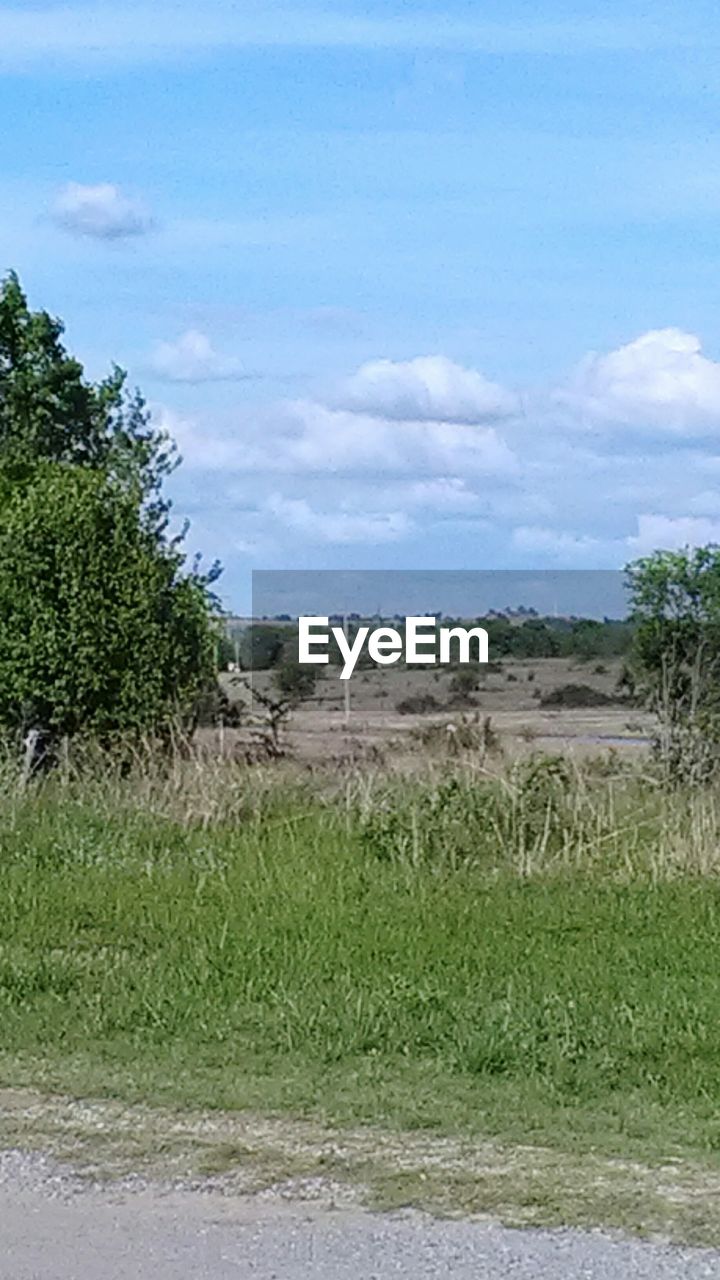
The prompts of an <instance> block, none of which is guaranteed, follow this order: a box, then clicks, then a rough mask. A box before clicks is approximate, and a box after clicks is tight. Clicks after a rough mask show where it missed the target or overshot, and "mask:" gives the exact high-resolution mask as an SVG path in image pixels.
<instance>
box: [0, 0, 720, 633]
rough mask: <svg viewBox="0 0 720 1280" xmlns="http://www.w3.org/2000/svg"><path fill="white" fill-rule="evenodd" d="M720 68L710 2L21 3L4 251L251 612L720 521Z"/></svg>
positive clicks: (641, 546)
mask: <svg viewBox="0 0 720 1280" xmlns="http://www.w3.org/2000/svg"><path fill="white" fill-rule="evenodd" d="M719 54H720V17H719V15H718V13H717V8H716V5H715V4H714V3H712V2H711V0H686V2H685V3H682V4H681V3H679V0H672V2H669V0H666V2H663V0H653V3H652V4H650V3H649V0H646V2H645V3H643V4H639V3H636V0H603V3H602V4H600V3H599V0H594V2H593V0H590V3H587V4H585V5H578V4H577V3H576V2H574V0H573V3H570V0H483V3H482V4H480V3H478V0H433V2H432V3H430V0H415V2H414V3H413V4H412V5H409V4H407V3H400V0H364V3H361V2H360V0H332V3H330V0H326V2H325V3H323V0H284V2H283V3H275V0H203V4H202V6H200V5H198V4H197V3H194V4H191V3H190V0H174V2H171V0H114V2H113V3H112V4H109V3H108V4H105V3H97V2H90V0H84V2H83V0H78V3H70V4H66V3H59V2H53V0H43V2H40V0H22V3H20V2H19V0H18V2H17V4H16V5H13V4H12V3H7V2H6V0H0V118H1V119H2V120H3V122H4V123H3V127H2V130H0V266H2V267H3V269H6V268H10V267H14V268H15V269H17V270H18V271H19V272H20V275H21V277H22V280H23V282H24V284H25V286H26V288H27V290H28V292H29V294H30V299H31V302H32V303H33V304H34V305H35V306H43V307H46V308H48V309H49V310H51V311H53V312H55V313H57V314H60V315H62V316H63V318H64V319H65V321H66V323H67V329H68V343H69V345H70V347H71V348H72V349H73V350H74V351H75V352H76V353H77V354H78V355H79V356H80V358H82V359H83V360H84V361H85V363H86V365H87V367H88V369H89V371H90V372H91V373H92V375H93V376H100V375H101V374H103V373H104V372H105V371H106V370H107V368H108V366H109V364H110V362H111V361H112V360H115V361H117V362H119V363H121V364H122V365H124V366H125V367H126V368H127V369H128V370H129V373H130V376H131V379H132V381H133V383H137V384H139V385H140V386H141V387H142V389H143V390H144V392H145V394H146V396H147V398H148V400H149V402H150V403H151V405H152V406H153V412H154V414H155V415H156V417H157V420H158V421H159V422H161V423H163V424H164V425H165V426H166V427H167V429H168V430H169V431H170V432H171V433H172V434H173V435H174V436H175V438H176V439H177V441H178V444H179V446H180V449H181V452H182V454H183V457H184V463H183V466H182V468H181V469H180V470H179V471H178V473H177V474H176V476H175V477H174V479H173V482H172V493H173V497H174V501H175V509H176V511H177V513H178V517H180V516H188V517H189V518H190V519H191V521H192V527H191V532H190V535H189V541H188V545H189V547H190V548H192V549H193V550H194V549H195V548H198V549H201V550H202V551H203V552H204V554H205V555H206V557H207V558H208V559H212V558H214V557H215V556H218V557H220V559H221V560H222V561H223V563H224V564H225V566H226V569H225V575H224V579H223V583H224V593H225V597H226V600H227V602H228V603H229V604H230V605H232V606H234V607H235V608H238V609H242V608H246V607H247V605H248V600H249V574H250V570H251V569H252V568H283V569H284V568H291V567H297V568H302V569H312V568H322V569H328V568H338V569H340V568H358V569H365V568H372V569H377V568H415V569H420V568H422V569H436V568H441V567H447V568H453V569H464V568H480V569H486V568H493V567H503V568H522V569H527V568H542V567H548V568H558V567H567V568H578V567H588V568H599V567H602V568H605V567H618V566H621V565H622V564H624V563H625V562H626V561H627V560H628V559H629V558H631V557H632V556H635V555H637V554H639V553H642V552H645V551H647V550H649V549H651V548H653V547H656V546H667V547H669V546H677V545H683V544H685V543H688V542H690V543H698V542H706V541H710V540H714V539H717V540H720V330H719V324H718V322H719V320H720V132H719V126H720V75H719V74H718V69H717V68H718V65H720V63H719V60H718V57H719ZM8 125H10V127H8Z"/></svg>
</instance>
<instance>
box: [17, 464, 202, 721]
mask: <svg viewBox="0 0 720 1280" xmlns="http://www.w3.org/2000/svg"><path fill="white" fill-rule="evenodd" d="M1 480H2V473H0V481H1ZM214 649H215V635H214V628H213V625H212V619H211V600H210V597H209V596H208V592H207V584H206V581H205V580H204V579H202V578H200V577H198V576H195V575H193V574H186V573H184V572H183V570H182V555H181V553H180V552H179V551H178V550H176V549H174V548H172V547H168V546H166V545H164V544H163V542H162V541H161V540H159V538H158V536H157V534H156V532H155V531H154V530H153V529H152V528H150V527H148V525H147V524H146V523H145V522H144V520H143V518H142V513H141V508H140V500H139V497H138V495H137V494H135V493H133V492H132V491H131V490H126V489H124V488H122V487H121V486H120V485H119V484H118V483H116V481H115V480H113V479H112V478H111V477H109V476H107V475H106V474H104V473H103V472H101V471H92V470H90V469H89V468H86V467H77V466H70V465H68V464H63V463H38V464H36V466H35V467H34V468H33V469H32V471H31V472H30V473H29V474H28V475H27V476H26V477H25V479H24V481H23V483H21V484H19V483H13V484H11V485H7V486H6V487H3V486H2V484H1V483H0V723H1V724H3V725H4V726H6V727H7V728H9V729H12V730H18V731H22V732H25V731H27V730H29V729H32V728H34V729H37V730H42V731H43V732H44V733H46V734H48V735H50V736H51V737H52V738H59V737H62V736H73V735H75V734H78V733H96V734H99V735H100V736H107V735H115V734H117V733H128V732H129V733H137V732H162V731H164V730H165V729H168V728H169V727H170V726H171V725H177V724H178V723H179V724H180V725H183V724H184V725H186V726H188V727H189V726H190V725H191V724H192V719H193V713H194V709H195V706H196V703H197V700H198V698H199V697H200V696H201V695H202V694H203V692H204V691H205V690H206V688H207V687H208V684H209V683H210V682H212V679H213V677H214Z"/></svg>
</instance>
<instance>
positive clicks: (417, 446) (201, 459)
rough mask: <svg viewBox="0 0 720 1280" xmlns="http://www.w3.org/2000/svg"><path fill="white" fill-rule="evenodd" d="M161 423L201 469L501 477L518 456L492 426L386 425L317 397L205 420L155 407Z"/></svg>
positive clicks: (511, 471)
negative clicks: (226, 418)
mask: <svg viewBox="0 0 720 1280" xmlns="http://www.w3.org/2000/svg"><path fill="white" fill-rule="evenodd" d="M154 413H155V416H156V419H157V421H158V422H159V423H160V424H161V425H162V426H163V427H164V429H165V430H167V431H168V432H169V434H170V435H171V436H172V437H173V439H175V440H177V442H178V445H179V447H180V450H181V452H182V454H183V457H184V458H185V459H186V460H187V462H188V465H189V466H192V467H195V468H198V469H204V470H217V469H228V470H235V471H237V472H252V473H260V472H267V473H272V472H275V473H278V472H281V473H286V474H291V475H298V474H305V475H308V474H318V475H321V474H325V475H326V474H333V475H337V476H342V475H345V476H351V475H361V474H370V475H373V476H375V475H378V476H386V475H393V476H409V477H416V478H417V479H418V480H420V479H425V478H426V477H430V478H431V479H433V480H438V479H441V478H442V477H446V476H448V475H450V476H460V477H463V478H467V477H471V476H484V477H490V476H495V477H502V478H506V477H509V476H512V475H514V474H515V472H516V470H517V460H516V459H515V457H514V455H513V453H512V452H511V450H510V449H509V448H508V446H507V445H506V444H505V442H504V441H503V440H502V439H501V438H500V437H499V436H498V434H497V432H496V431H495V430H494V429H493V428H492V427H465V426H458V425H455V424H451V423H442V422H427V423H426V422H421V423H418V422H411V423H388V422H385V421H381V420H379V419H377V418H371V417H364V416H362V415H360V414H352V413H341V412H337V411H334V410H332V409H326V408H325V407H324V406H322V405H318V404H316V403H314V402H312V401H291V402H288V403H284V404H280V405H276V406H270V407H269V408H264V409H257V410H254V411H253V412H252V414H248V415H247V416H245V417H240V416H239V415H238V416H237V418H236V419H235V421H234V422H232V423H231V424H230V425H228V424H227V423H225V424H224V425H223V426H222V427H221V426H219V425H212V424H207V425H206V424H204V423H203V422H201V421H199V420H198V419H195V418H187V417H182V416H179V415H177V414H175V413H173V412H172V411H171V410H169V409H167V408H166V407H164V406H160V405H158V406H156V407H155V409H154Z"/></svg>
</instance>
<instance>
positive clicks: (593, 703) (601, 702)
mask: <svg viewBox="0 0 720 1280" xmlns="http://www.w3.org/2000/svg"><path fill="white" fill-rule="evenodd" d="M615 702H617V698H613V697H611V696H610V695H609V694H607V693H603V692H602V690H600V689H593V688H591V686H590V685H588V684H561V685H558V686H557V688H555V689H551V690H550V692H549V693H544V694H542V696H541V698H540V706H541V707H607V706H611V705H612V704H613V703H615Z"/></svg>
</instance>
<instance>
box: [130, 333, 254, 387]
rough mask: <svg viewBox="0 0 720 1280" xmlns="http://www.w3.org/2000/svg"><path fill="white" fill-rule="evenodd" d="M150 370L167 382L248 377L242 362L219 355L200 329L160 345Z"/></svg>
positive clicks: (213, 380) (155, 352)
mask: <svg viewBox="0 0 720 1280" xmlns="http://www.w3.org/2000/svg"><path fill="white" fill-rule="evenodd" d="M150 367H151V369H152V371H153V373H155V374H157V375H158V376H159V377H161V378H165V379H167V381H168V382H217V381H223V380H226V379H227V380H230V379H240V378H243V377H247V376H248V375H247V374H244V373H243V370H242V366H241V363H240V361H239V360H237V359H234V358H233V357H229V356H222V355H220V354H219V353H218V352H217V351H215V350H214V348H213V345H212V343H211V342H210V339H209V338H208V337H207V336H206V334H204V333H200V332H199V331H198V330H197V329H188V331H187V333H183V334H181V336H180V337H179V338H178V339H177V340H176V341H175V342H158V343H157V344H156V346H155V349H154V351H153V353H152V356H151V360H150Z"/></svg>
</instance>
